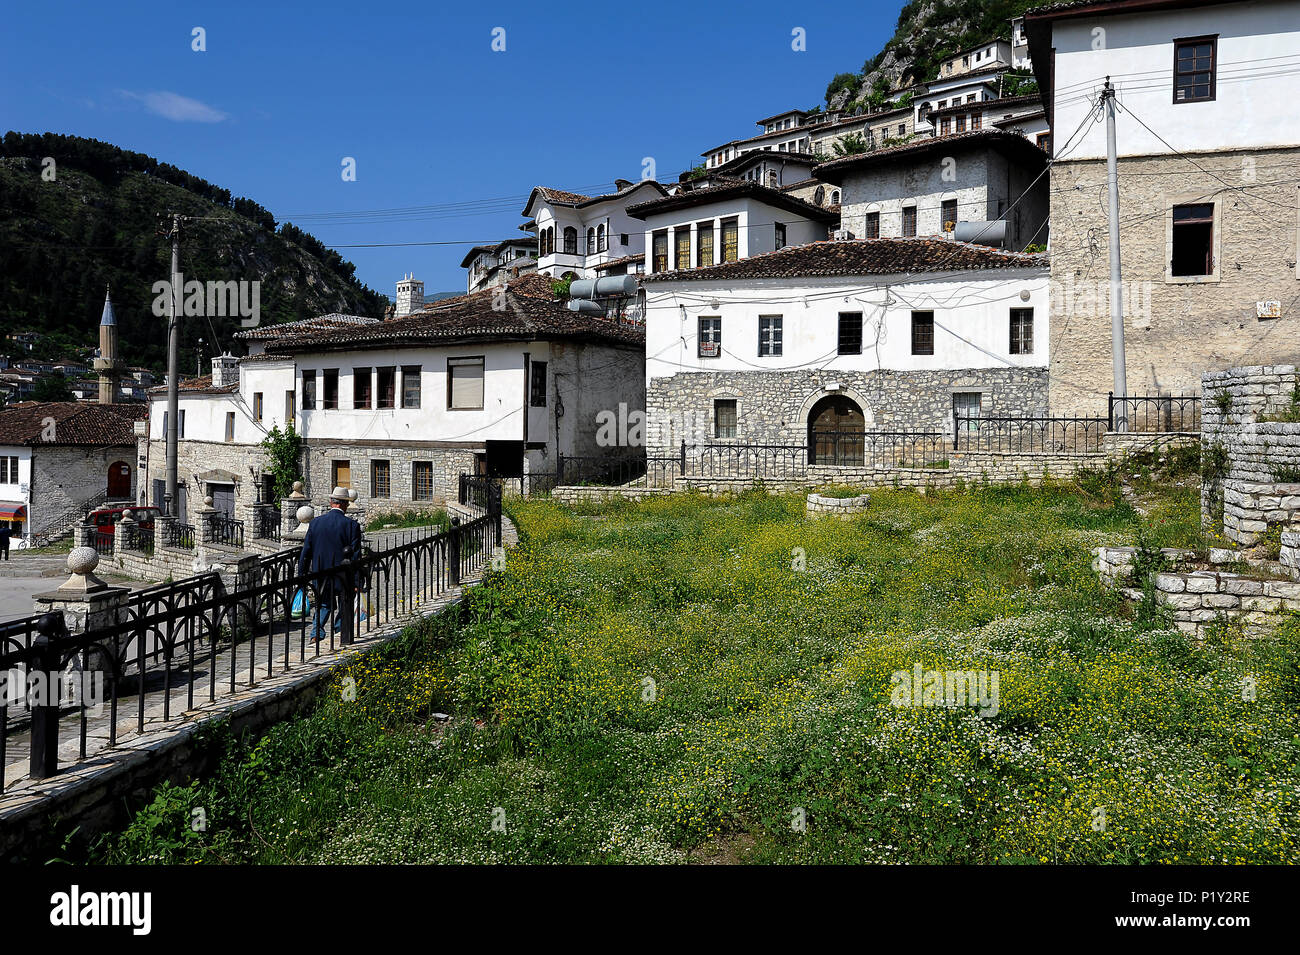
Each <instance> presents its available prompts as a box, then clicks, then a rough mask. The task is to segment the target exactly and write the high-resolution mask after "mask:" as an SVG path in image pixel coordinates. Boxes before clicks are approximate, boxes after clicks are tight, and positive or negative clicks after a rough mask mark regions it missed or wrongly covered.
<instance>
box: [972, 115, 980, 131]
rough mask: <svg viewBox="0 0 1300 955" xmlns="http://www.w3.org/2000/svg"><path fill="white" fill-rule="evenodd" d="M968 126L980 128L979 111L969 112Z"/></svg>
mask: <svg viewBox="0 0 1300 955" xmlns="http://www.w3.org/2000/svg"><path fill="white" fill-rule="evenodd" d="M970 128H971V129H979V128H980V114H979V113H971V114H970Z"/></svg>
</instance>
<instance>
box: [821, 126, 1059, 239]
mask: <svg viewBox="0 0 1300 955" xmlns="http://www.w3.org/2000/svg"><path fill="white" fill-rule="evenodd" d="M1046 168H1047V157H1046V155H1045V154H1044V153H1043V151H1042V150H1041V149H1039V148H1037V147H1036V146H1035V145H1033V143H1031V142H1029V141H1028V140H1027V139H1025V138H1024V137H1023V136H1018V135H1015V134H1013V133H1006V132H1002V131H1000V130H996V129H994V130H978V131H975V132H966V133H960V134H953V135H951V136H947V137H940V138H934V139H920V140H914V141H912V142H910V143H907V144H905V145H902V146H895V147H892V148H890V149H879V150H876V151H874V152H869V153H863V154H861V155H857V156H848V157H845V158H843V159H836V160H832V161H831V162H827V163H823V164H822V165H820V166H818V167H817V168H816V169H815V170H814V174H815V175H816V176H817V178H818V179H821V180H823V181H824V182H827V183H830V184H831V185H833V186H837V187H839V188H841V189H842V191H843V198H842V201H841V204H840V228H841V230H843V231H846V232H848V233H849V234H850V235H851V236H852V237H854V238H867V239H872V238H886V239H887V238H895V237H902V238H909V237H914V236H944V235H946V236H950V237H955V238H970V239H971V241H977V242H981V243H983V244H987V245H1000V246H1002V247H1003V248H1006V249H1010V250H1011V251H1022V250H1024V249H1025V248H1026V247H1027V246H1029V245H1032V244H1045V243H1046V242H1047V212H1048V186H1047V176H1046V175H1044V170H1045V169H1046Z"/></svg>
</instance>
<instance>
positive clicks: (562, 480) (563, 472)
mask: <svg viewBox="0 0 1300 955" xmlns="http://www.w3.org/2000/svg"><path fill="white" fill-rule="evenodd" d="M644 476H645V458H644V457H626V456H624V457H610V456H601V455H588V456H581V455H567V454H557V455H556V456H555V483H556V484H627V483H628V482H630V481H635V480H637V479H638V478H641V477H644Z"/></svg>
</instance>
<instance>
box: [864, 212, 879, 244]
mask: <svg viewBox="0 0 1300 955" xmlns="http://www.w3.org/2000/svg"><path fill="white" fill-rule="evenodd" d="M864 234H865V236H866V237H867V238H868V239H879V238H880V213H879V212H868V213H867V228H866V232H865V233H864Z"/></svg>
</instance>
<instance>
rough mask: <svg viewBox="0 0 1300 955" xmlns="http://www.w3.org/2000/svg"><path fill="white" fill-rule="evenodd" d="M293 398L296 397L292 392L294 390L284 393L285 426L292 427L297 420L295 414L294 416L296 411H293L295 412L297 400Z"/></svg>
mask: <svg viewBox="0 0 1300 955" xmlns="http://www.w3.org/2000/svg"><path fill="white" fill-rule="evenodd" d="M293 399H294V395H293V392H292V391H286V392H285V393H284V424H285V427H291V426H292V425H293V423H294V421H295V416H294V413H293V412H294V409H295V406H296V405H297V402H295V401H294V400H293Z"/></svg>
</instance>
